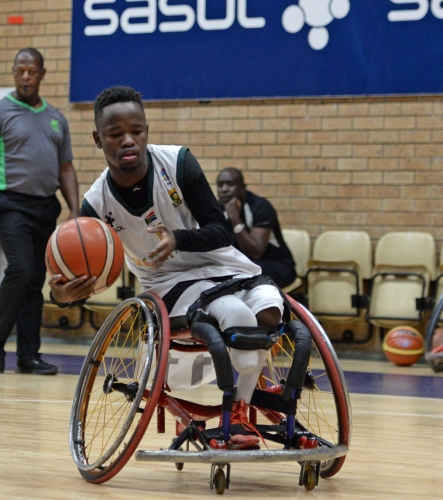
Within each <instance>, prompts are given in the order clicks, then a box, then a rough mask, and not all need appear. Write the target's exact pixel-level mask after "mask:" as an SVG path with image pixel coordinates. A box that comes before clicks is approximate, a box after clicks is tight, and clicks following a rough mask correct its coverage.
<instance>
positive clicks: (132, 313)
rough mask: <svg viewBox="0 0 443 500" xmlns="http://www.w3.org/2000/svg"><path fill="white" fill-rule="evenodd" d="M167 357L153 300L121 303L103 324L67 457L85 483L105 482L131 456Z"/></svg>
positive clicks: (159, 306) (76, 405)
mask: <svg viewBox="0 0 443 500" xmlns="http://www.w3.org/2000/svg"><path fill="white" fill-rule="evenodd" d="M168 352H169V320H168V313H167V311H166V308H165V306H164V304H163V303H162V302H161V300H160V299H158V298H157V296H155V295H154V294H141V295H140V296H139V297H134V298H131V299H127V300H125V301H124V302H122V303H121V304H120V305H118V306H117V307H116V308H115V309H114V311H113V312H112V313H111V314H110V316H109V317H108V318H107V319H106V321H105V322H104V323H103V326H102V327H101V328H100V330H99V331H98V333H97V335H96V337H95V339H94V341H93V343H92V346H91V348H90V350H89V353H88V355H87V356H86V359H85V361H84V364H83V368H82V370H81V373H80V378H79V381H78V384H77V389H76V392H75V396H74V402H73V406H72V412H71V423H70V431H69V443H70V449H71V455H72V457H73V459H74V462H75V464H76V465H77V467H78V469H79V471H80V474H81V475H82V476H83V478H84V479H85V480H86V481H88V482H91V483H103V482H105V481H108V480H109V479H111V478H112V477H114V476H115V475H116V474H117V473H118V472H119V471H120V470H121V469H122V468H123V466H124V465H125V464H126V463H127V461H128V460H129V458H130V457H131V456H132V454H133V453H134V451H135V449H136V447H137V446H138V444H139V442H140V440H141V439H142V437H143V435H144V433H145V431H146V428H147V426H148V424H149V422H150V420H151V417H152V414H153V412H154V410H155V408H156V405H157V401H158V398H159V395H160V392H161V390H162V388H163V383H164V378H165V373H166V368H167V362H168ZM148 384H149V390H146V387H147V385H148Z"/></svg>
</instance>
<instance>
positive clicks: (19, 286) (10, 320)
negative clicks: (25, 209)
mask: <svg viewBox="0 0 443 500" xmlns="http://www.w3.org/2000/svg"><path fill="white" fill-rule="evenodd" d="M0 241H1V245H2V249H3V252H4V254H5V257H6V260H7V263H8V265H7V267H6V269H5V275H4V278H3V280H2V282H1V285H0V355H3V357H4V345H5V342H6V340H7V338H8V337H9V335H10V334H11V331H12V328H13V327H14V324H15V323H16V321H17V317H18V315H19V313H20V306H21V304H22V302H23V300H24V295H25V292H26V290H27V287H28V286H29V283H30V281H31V279H32V272H33V270H32V268H33V261H32V259H29V248H32V231H31V230H30V229H29V226H28V224H27V217H26V215H25V214H23V213H21V212H17V211H16V212H14V211H4V212H3V213H1V215H0Z"/></svg>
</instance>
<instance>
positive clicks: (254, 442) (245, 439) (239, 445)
mask: <svg viewBox="0 0 443 500" xmlns="http://www.w3.org/2000/svg"><path fill="white" fill-rule="evenodd" d="M228 448H229V449H230V450H259V449H260V438H259V437H258V436H251V435H247V436H244V435H243V434H234V435H233V436H231V439H230V440H229V443H228Z"/></svg>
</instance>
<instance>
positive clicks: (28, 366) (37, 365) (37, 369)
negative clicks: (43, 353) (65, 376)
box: [15, 354, 58, 375]
mask: <svg viewBox="0 0 443 500" xmlns="http://www.w3.org/2000/svg"><path fill="white" fill-rule="evenodd" d="M15 372H16V373H32V374H34V375H55V374H56V373H58V368H57V367H56V366H54V365H50V364H49V363H45V362H44V361H43V360H42V359H41V357H40V354H36V355H35V356H24V357H23V358H20V359H19V360H18V361H17V369H16V370H15Z"/></svg>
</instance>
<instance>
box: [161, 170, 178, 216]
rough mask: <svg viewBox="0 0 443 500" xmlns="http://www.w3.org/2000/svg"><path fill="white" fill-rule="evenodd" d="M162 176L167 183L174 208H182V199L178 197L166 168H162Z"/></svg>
mask: <svg viewBox="0 0 443 500" xmlns="http://www.w3.org/2000/svg"><path fill="white" fill-rule="evenodd" d="M160 175H161V176H162V179H163V180H164V181H165V183H166V185H167V186H168V188H169V189H168V194H169V198H171V200H172V206H173V207H174V208H177V207H178V206H180V205H181V204H182V203H183V201H182V199H181V198H180V196H179V195H178V193H177V190H176V189H175V187H174V186H173V185H172V182H171V179H170V178H169V176H168V174H167V173H166V170H165V169H164V168H162V169H161V170H160Z"/></svg>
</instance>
